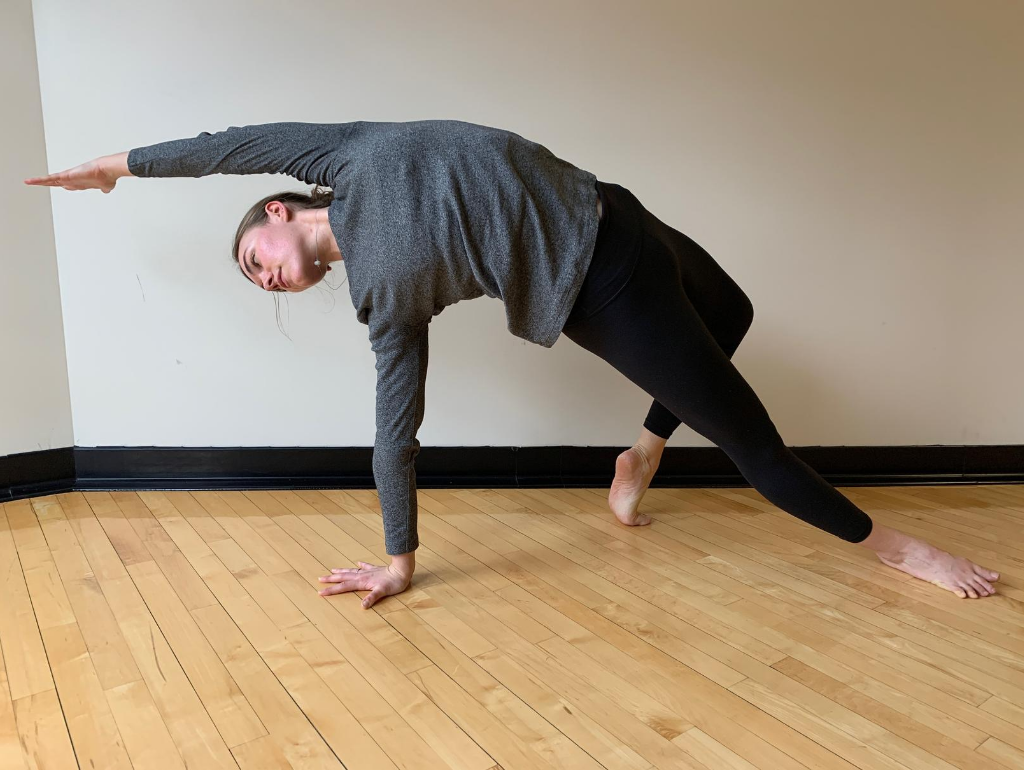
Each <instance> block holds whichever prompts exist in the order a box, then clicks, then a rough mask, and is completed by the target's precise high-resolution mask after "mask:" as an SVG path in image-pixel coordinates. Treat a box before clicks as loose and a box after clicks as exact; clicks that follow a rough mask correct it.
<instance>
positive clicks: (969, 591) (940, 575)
mask: <svg viewBox="0 0 1024 770" xmlns="http://www.w3.org/2000/svg"><path fill="white" fill-rule="evenodd" d="M901 534H903V533H901ZM904 536H905V537H906V538H907V540H906V542H905V543H903V544H902V545H901V547H900V548H899V550H897V551H895V552H893V553H894V554H895V555H883V554H882V552H878V558H879V559H880V560H881V561H882V563H883V564H888V565H889V566H890V567H895V568H896V569H898V570H902V571H903V572H906V573H907V574H908V575H913V576H914V577H916V578H920V579H921V580H927V581H928V582H929V583H934V584H935V585H937V586H940V587H941V588H945V589H946V590H947V591H952V592H953V593H955V594H956V595H957V596H959V597H960V598H961V599H966V598H967V597H970V598H972V599H977V598H979V597H982V596H990V595H992V594H994V593H995V592H996V589H995V588H993V587H992V583H994V582H995V581H997V580H999V573H998V572H993V571H992V570H989V569H985V568H984V567H979V566H978V565H977V564H975V563H974V562H972V561H970V560H968V559H965V558H963V557H962V556H953V555H952V554H950V553H947V552H946V551H942V550H940V549H938V548H936V547H935V546H933V545H930V544H929V543H926V542H924V541H923V540H918V539H917V538H916V537H911V536H910V535H904ZM989 581H991V582H989Z"/></svg>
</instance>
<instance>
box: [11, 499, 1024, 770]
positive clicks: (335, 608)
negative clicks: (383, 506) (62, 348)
mask: <svg viewBox="0 0 1024 770" xmlns="http://www.w3.org/2000/svg"><path fill="white" fill-rule="evenodd" d="M843 492H844V494H846V495H847V496H848V497H849V498H850V499H851V500H853V501H854V502H855V503H856V504H858V505H859V506H860V507H861V508H863V509H864V510H866V511H868V512H869V513H870V514H871V515H872V516H873V517H874V518H875V519H876V521H881V522H882V523H884V524H888V525H890V526H893V527H897V528H899V529H902V530H904V531H906V532H909V533H912V534H915V535H919V536H922V537H925V538H926V539H928V540H930V541H931V542H932V543H934V544H936V545H938V546H940V547H943V548H947V549H950V550H953V551H955V552H957V553H960V554H963V555H966V556H969V557H972V558H974V559H976V560H977V561H979V562H980V563H982V564H983V565H984V566H987V567H990V568H992V569H995V570H997V571H999V572H1000V573H1002V576H1003V578H1002V581H1001V582H1000V583H999V586H1000V587H999V593H998V594H997V595H996V596H993V597H989V598H985V599H977V600H971V599H958V598H957V597H956V596H954V595H953V594H951V593H948V592H946V591H942V590H940V589H939V588H937V587H935V586H931V585H928V584H925V583H922V582H921V581H917V580H913V579H911V578H909V577H908V576H906V575H904V574H903V573H901V572H897V571H896V570H893V569H891V568H888V567H885V566H883V565H882V564H881V563H879V562H878V561H877V560H876V559H875V557H874V556H873V554H871V553H869V552H867V551H866V550H864V549H863V548H860V547H858V546H855V545H852V544H849V543H845V542H842V541H840V540H837V539H835V538H833V537H831V536H829V535H826V534H824V533H822V532H820V531H818V530H816V529H813V528H812V527H810V526H807V525H805V524H803V523H802V522H800V521H797V520H796V519H793V518H792V517H790V516H788V515H786V514H784V513H782V512H781V511H779V510H778V509H777V508H775V507H774V506H772V505H771V504H769V503H767V502H766V501H765V500H764V498H763V497H761V496H760V495H759V494H758V493H757V492H755V491H754V490H751V489H706V490H700V489H652V490H649V491H648V493H647V496H646V497H645V498H644V501H643V504H642V505H641V510H642V511H645V512H647V513H650V514H651V515H652V516H653V518H654V522H653V524H652V525H651V526H649V527H643V528H627V527H623V526H621V525H619V524H618V523H617V522H615V521H614V518H613V517H612V515H611V513H610V512H609V511H608V509H607V504H606V496H607V490H602V489H543V490H530V489H508V490H505V489H502V490H433V489H420V490H419V491H418V495H419V501H420V506H419V532H420V541H421V544H420V548H419V550H418V551H417V572H416V576H415V578H414V581H413V585H412V587H411V588H410V589H409V590H408V591H406V592H404V593H402V594H399V595H398V596H393V597H389V598H386V599H383V600H381V601H380V602H379V603H378V604H376V605H375V606H374V607H373V608H371V609H369V610H364V609H362V608H361V607H360V606H359V600H360V599H359V597H361V596H363V595H364V594H362V593H360V594H351V593H350V594H344V595H340V596H333V597H320V596H319V595H318V594H317V591H318V590H319V589H320V588H321V587H322V584H320V583H319V582H318V580H317V578H318V576H319V575H322V574H326V573H327V571H328V568H330V567H348V566H354V564H355V562H356V560H363V561H370V562H375V563H385V559H386V557H385V553H384V548H383V539H382V531H381V520H380V509H379V505H378V498H377V497H376V493H375V492H374V491H372V490H345V491H342V490H336V491H285V492H277V491H263V492H195V493H189V492H140V493H135V492H113V493H106V492H92V493H77V492H76V493H68V494H61V495H56V496H49V497H39V498H34V499H31V500H21V501H15V502H9V503H6V504H4V505H3V506H2V516H0V567H2V571H0V575H2V581H3V585H2V596H3V598H2V600H0V645H2V654H3V665H2V666H0V767H2V768H4V770H8V769H10V768H18V767H40V768H55V769H59V770H63V769H64V768H74V767H76V766H77V767H82V768H90V769H93V768H95V769H97V770H109V769H110V768H122V767H123V768H131V767H134V768H161V770H163V769H165V768H185V767H187V768H189V769H190V770H197V769H198V768H205V767H236V766H237V767H240V768H279V767H280V768H283V767H301V768H306V767H335V768H340V767H345V768H349V770H355V769H356V768H367V769H369V770H386V769H387V768H424V770H427V769H429V770H438V768H446V767H451V768H460V769H463V770H488V769H489V768H506V769H507V770H511V769H512V768H524V769H528V770H538V769H539V768H599V767H605V768H635V769H636V770H643V769H644V768H652V767H656V768H694V767H696V768H703V767H706V768H712V769H713V770H717V769H718V768H726V769H729V768H747V769H749V768H755V767H756V768H770V769H771V770H788V769H793V768H809V769H810V770H830V769H831V768H837V769H838V768H851V767H859V768H870V769H871V770H874V769H875V768H916V769H918V770H936V769H937V768H952V767H957V768H964V770H977V769H978V768H1004V767H1010V768H1024V535H1022V530H1024V487H1022V486H1009V485H1007V486H960V487H887V488H865V487H849V488H843Z"/></svg>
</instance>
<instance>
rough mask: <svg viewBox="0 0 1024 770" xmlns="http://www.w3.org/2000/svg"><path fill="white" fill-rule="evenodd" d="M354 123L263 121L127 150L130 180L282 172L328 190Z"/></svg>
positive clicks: (353, 128)
mask: <svg viewBox="0 0 1024 770" xmlns="http://www.w3.org/2000/svg"><path fill="white" fill-rule="evenodd" d="M358 125H359V124H357V123H295V122H287V123H263V124H258V125H251V126H241V127H239V126H231V127H229V128H228V129H226V130H224V131H218V132H217V133H214V134H211V133H208V132H206V131H203V132H202V133H200V134H199V135H198V136H195V137H192V138H189V139H172V140H170V141H167V142H160V143H159V144H151V145H148V146H146V147H136V148H135V149H133V150H130V151H129V152H128V157H127V166H128V168H129V169H130V170H131V173H132V174H134V175H135V176H143V177H181V176H188V177H200V176H207V175H209V174H287V175H289V176H292V177H295V178H296V179H298V180H300V181H303V182H306V183H308V184H321V185H327V186H330V185H331V184H332V182H333V179H334V176H335V175H336V174H337V172H338V170H339V168H340V165H341V164H343V163H344V158H345V157H346V153H345V150H351V149H352V148H351V142H350V139H351V137H350V135H351V134H352V133H353V132H354V131H356V129H357V127H358Z"/></svg>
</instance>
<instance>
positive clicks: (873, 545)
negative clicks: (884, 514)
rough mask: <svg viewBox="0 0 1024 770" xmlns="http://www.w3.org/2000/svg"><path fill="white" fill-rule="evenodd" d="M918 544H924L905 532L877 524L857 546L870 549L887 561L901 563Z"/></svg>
mask: <svg viewBox="0 0 1024 770" xmlns="http://www.w3.org/2000/svg"><path fill="white" fill-rule="evenodd" d="M919 544H924V543H923V541H918V540H917V538H915V537H911V536H910V535H908V534H906V533H905V532H900V531H899V530H898V529H892V528H890V527H886V526H883V525H882V524H879V523H877V522H875V523H874V525H873V526H872V528H871V534H870V535H868V536H867V537H866V538H865V539H864V540H862V541H861V542H860V543H859V545H862V546H864V547H865V548H870V549H871V550H872V551H874V552H875V553H876V554H878V555H879V556H884V557H885V558H886V559H888V560H889V561H903V559H905V558H906V557H907V554H908V553H909V552H910V551H911V550H912V549H913V548H914V546H915V545H919Z"/></svg>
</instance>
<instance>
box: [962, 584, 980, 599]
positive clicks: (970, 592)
mask: <svg viewBox="0 0 1024 770" xmlns="http://www.w3.org/2000/svg"><path fill="white" fill-rule="evenodd" d="M963 588H964V590H965V591H966V592H967V595H968V596H969V597H971V598H972V599H977V598H978V592H977V591H975V590H974V586H972V585H970V584H967V585H965V586H964V587H963Z"/></svg>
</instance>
